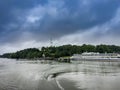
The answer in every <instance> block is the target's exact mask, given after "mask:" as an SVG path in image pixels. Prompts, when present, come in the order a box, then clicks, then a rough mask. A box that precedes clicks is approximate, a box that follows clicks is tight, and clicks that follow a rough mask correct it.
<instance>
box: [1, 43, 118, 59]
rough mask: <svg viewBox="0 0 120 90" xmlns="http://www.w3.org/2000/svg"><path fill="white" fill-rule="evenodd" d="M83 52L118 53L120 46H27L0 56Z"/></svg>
mask: <svg viewBox="0 0 120 90" xmlns="http://www.w3.org/2000/svg"><path fill="white" fill-rule="evenodd" d="M83 52H99V53H120V46H116V45H96V46H95V45H86V44H83V45H81V46H78V45H63V46H51V47H42V48H41V50H39V49H37V48H28V49H24V50H20V51H17V52H15V53H5V54H3V55H1V56H0V57H2V58H15V59H34V58H43V55H44V56H45V57H50V58H53V59H54V58H59V57H66V56H72V55H73V54H81V53H83Z"/></svg>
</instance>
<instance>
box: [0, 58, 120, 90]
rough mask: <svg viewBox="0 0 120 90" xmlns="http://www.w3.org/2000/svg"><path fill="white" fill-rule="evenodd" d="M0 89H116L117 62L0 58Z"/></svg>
mask: <svg viewBox="0 0 120 90" xmlns="http://www.w3.org/2000/svg"><path fill="white" fill-rule="evenodd" d="M0 90H120V62H100V61H80V62H79V63H74V62H73V63H71V64H68V63H58V62H51V61H16V60H12V59H0Z"/></svg>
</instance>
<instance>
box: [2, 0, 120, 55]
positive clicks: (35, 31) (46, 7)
mask: <svg viewBox="0 0 120 90" xmlns="http://www.w3.org/2000/svg"><path fill="white" fill-rule="evenodd" d="M51 38H52V40H53V45H56V46H58V45H63V44H78V45H81V44H84V43H85V44H95V45H96V44H115V45H120V0H0V54H2V53H5V52H14V51H17V50H21V49H24V48H30V47H41V46H49V45H50V39H51Z"/></svg>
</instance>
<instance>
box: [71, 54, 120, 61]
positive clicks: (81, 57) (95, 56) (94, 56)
mask: <svg viewBox="0 0 120 90" xmlns="http://www.w3.org/2000/svg"><path fill="white" fill-rule="evenodd" d="M71 59H72V60H114V59H120V54H118V53H94V52H89V53H88V52H84V53H82V54H74V55H73V56H72V57H71Z"/></svg>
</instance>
